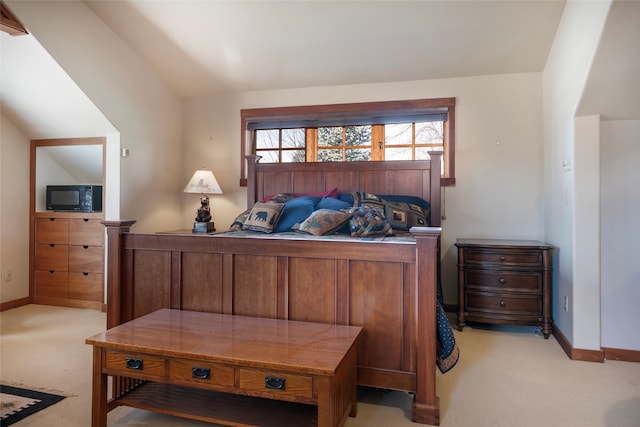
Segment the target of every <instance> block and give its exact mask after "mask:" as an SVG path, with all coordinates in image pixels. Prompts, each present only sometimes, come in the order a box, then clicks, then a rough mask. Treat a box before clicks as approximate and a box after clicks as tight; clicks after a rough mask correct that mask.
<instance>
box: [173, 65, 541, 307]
mask: <svg viewBox="0 0 640 427" xmlns="http://www.w3.org/2000/svg"><path fill="white" fill-rule="evenodd" d="M541 77H542V76H541V74H540V73H529V74H507V75H496V76H484V77H471V78H457V79H440V80H425V81H413V82H399V83H389V84H371V85H353V86H335V87H323V88H307V89H295V90H280V91H263V92H246V93H241V94H237V95H229V96H227V97H213V96H211V97H203V98H195V99H190V100H187V101H185V109H184V111H185V118H184V124H185V131H184V135H185V146H184V164H185V167H184V173H183V176H182V182H183V183H186V182H187V180H188V179H189V177H190V175H191V174H192V173H193V169H194V168H196V167H200V166H202V163H205V164H206V166H208V167H210V168H211V169H213V170H214V172H215V173H216V177H217V178H218V180H219V181H220V184H221V186H222V188H223V190H224V194H223V195H222V196H213V197H212V200H213V211H214V220H215V222H216V228H217V229H218V230H220V229H225V228H227V227H228V226H229V225H230V224H231V222H232V221H233V218H235V216H236V215H237V214H238V213H240V212H241V211H243V210H244V209H245V208H246V191H245V189H244V188H241V187H240V186H239V179H240V109H242V108H259V107H279V106H295V105H309V104H330V103H346V102H366V101H387V100H400V99H420V98H440V97H456V99H457V106H456V178H457V185H456V186H455V187H450V188H447V189H446V214H447V219H446V220H445V221H444V222H443V234H442V236H443V240H442V243H443V244H442V248H443V256H444V261H443V269H444V279H443V282H444V284H445V289H444V293H445V302H447V303H450V304H454V303H456V295H457V289H456V285H457V276H456V262H457V252H456V250H455V247H454V246H453V244H454V243H455V240H456V238H458V237H494V238H522V239H542V238H543V236H544V230H543V194H542V158H543V153H542V147H543V133H542V83H541ZM183 185H184V184H183ZM185 200H186V198H185ZM196 201H197V200H196ZM196 201H189V202H187V203H185V207H186V209H185V211H184V212H185V213H184V215H183V226H184V227H188V226H190V224H191V223H192V222H193V216H194V213H195V208H196V207H197V206H196Z"/></svg>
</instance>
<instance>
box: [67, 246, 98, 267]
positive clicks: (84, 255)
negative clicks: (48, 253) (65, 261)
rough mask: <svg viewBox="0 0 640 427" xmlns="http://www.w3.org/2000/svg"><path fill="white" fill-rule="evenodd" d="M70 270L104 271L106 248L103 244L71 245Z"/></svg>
mask: <svg viewBox="0 0 640 427" xmlns="http://www.w3.org/2000/svg"><path fill="white" fill-rule="evenodd" d="M69 271H78V272H81V273H102V272H103V271H104V248H103V247H102V246H69Z"/></svg>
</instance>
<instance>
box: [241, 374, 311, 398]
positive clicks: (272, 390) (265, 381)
mask: <svg viewBox="0 0 640 427" xmlns="http://www.w3.org/2000/svg"><path fill="white" fill-rule="evenodd" d="M240 388H241V389H243V390H246V391H247V392H259V393H260V394H269V395H270V396H274V398H278V397H277V396H278V395H283V400H290V399H287V398H286V397H285V396H292V397H293V396H296V397H303V398H312V397H313V379H312V378H311V377H307V376H304V375H292V374H289V373H284V372H278V371H261V370H253V369H240Z"/></svg>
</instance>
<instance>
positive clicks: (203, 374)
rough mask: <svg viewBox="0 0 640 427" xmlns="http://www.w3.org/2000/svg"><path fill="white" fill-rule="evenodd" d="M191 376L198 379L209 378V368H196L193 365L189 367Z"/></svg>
mask: <svg viewBox="0 0 640 427" xmlns="http://www.w3.org/2000/svg"><path fill="white" fill-rule="evenodd" d="M191 378H195V379H198V380H209V379H211V369H209V368H198V367H197V366H194V367H192V368H191Z"/></svg>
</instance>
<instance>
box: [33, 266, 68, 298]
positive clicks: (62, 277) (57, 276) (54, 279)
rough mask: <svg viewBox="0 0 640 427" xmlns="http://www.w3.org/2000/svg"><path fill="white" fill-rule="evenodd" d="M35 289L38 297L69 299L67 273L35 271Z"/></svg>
mask: <svg viewBox="0 0 640 427" xmlns="http://www.w3.org/2000/svg"><path fill="white" fill-rule="evenodd" d="M35 288H36V296H38V297H54V298H69V273H67V272H66V271H49V270H45V271H42V270H36V272H35Z"/></svg>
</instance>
